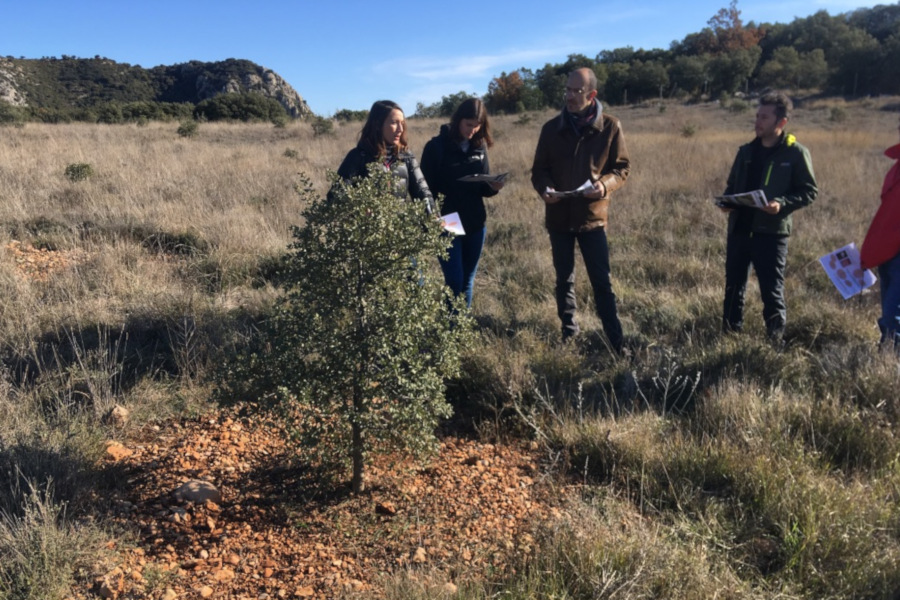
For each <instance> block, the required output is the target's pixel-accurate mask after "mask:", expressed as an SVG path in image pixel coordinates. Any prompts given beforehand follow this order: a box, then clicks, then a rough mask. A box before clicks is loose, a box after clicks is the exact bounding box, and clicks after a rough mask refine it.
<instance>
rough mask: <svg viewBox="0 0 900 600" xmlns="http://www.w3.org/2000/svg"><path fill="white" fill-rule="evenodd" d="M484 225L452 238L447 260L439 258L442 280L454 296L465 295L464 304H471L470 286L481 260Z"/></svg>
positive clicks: (473, 281) (485, 229)
mask: <svg viewBox="0 0 900 600" xmlns="http://www.w3.org/2000/svg"><path fill="white" fill-rule="evenodd" d="M486 232H487V228H486V227H482V228H481V229H476V230H475V231H466V234H465V235H458V236H456V237H454V238H453V244H452V245H451V246H450V248H449V250H448V252H447V260H443V259H442V260H441V270H443V271H444V281H445V282H446V283H447V287H449V288H450V291H452V292H453V294H454V295H455V296H459V295H465V297H466V306H468V307H470V308H471V306H472V286H473V285H474V283H475V272H476V271H477V270H478V261H479V260H481V249H482V248H484V236H485V234H486Z"/></svg>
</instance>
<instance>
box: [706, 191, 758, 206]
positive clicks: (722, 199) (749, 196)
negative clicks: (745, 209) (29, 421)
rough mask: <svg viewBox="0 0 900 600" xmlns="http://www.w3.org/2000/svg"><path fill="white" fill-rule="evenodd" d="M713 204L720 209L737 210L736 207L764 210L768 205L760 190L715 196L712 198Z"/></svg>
mask: <svg viewBox="0 0 900 600" xmlns="http://www.w3.org/2000/svg"><path fill="white" fill-rule="evenodd" d="M713 202H714V203H715V205H716V206H720V207H722V208H737V207H738V206H749V207H751V208H765V207H767V206H768V205H769V200H768V199H767V198H766V193H765V192H764V191H762V190H753V191H752V192H744V193H742V194H727V195H723V196H716V197H715V198H713Z"/></svg>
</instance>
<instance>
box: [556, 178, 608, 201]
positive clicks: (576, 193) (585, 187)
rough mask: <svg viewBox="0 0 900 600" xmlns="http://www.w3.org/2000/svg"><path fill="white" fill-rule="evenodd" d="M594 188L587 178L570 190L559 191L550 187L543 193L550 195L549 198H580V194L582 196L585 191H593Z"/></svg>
mask: <svg viewBox="0 0 900 600" xmlns="http://www.w3.org/2000/svg"><path fill="white" fill-rule="evenodd" d="M594 189H595V188H594V184H593V182H592V181H591V180H590V179H588V180H587V181H585V182H584V183H582V184H581V185H580V186H578V188H577V189H574V190H570V191H568V192H560V191H557V190H551V189H550V188H547V191H546V192H544V193H545V194H547V195H548V196H550V197H551V198H581V197H582V196H584V193H585V192H590V191H593V190H594Z"/></svg>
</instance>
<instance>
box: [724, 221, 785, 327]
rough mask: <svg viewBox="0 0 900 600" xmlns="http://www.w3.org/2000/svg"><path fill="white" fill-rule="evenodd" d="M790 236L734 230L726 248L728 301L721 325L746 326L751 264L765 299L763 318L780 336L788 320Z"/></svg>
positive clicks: (726, 296)
mask: <svg viewBox="0 0 900 600" xmlns="http://www.w3.org/2000/svg"><path fill="white" fill-rule="evenodd" d="M787 251H788V238H787V236H783V235H766V234H758V233H756V234H750V233H732V234H730V235H729V236H728V245H727V248H726V250H725V301H724V303H723V311H722V329H723V330H724V331H740V330H741V329H742V328H743V326H744V291H745V290H746V288H747V278H748V277H749V276H750V265H753V270H754V271H756V278H757V280H758V281H759V294H760V296H761V297H762V302H763V320H764V321H765V323H766V333H767V334H768V335H769V336H770V337H779V338H780V337H781V335H782V334H783V333H784V325H785V323H786V322H787V307H786V306H785V303H784V269H785V266H786V265H787Z"/></svg>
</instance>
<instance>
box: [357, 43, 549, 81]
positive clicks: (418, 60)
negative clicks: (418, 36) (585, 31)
mask: <svg viewBox="0 0 900 600" xmlns="http://www.w3.org/2000/svg"><path fill="white" fill-rule="evenodd" d="M560 52H565V49H564V48H563V49H561V48H560V47H559V46H554V47H552V48H536V49H532V50H510V51H508V52H503V53H498V54H485V55H473V56H459V55H453V56H447V57H438V56H422V57H415V58H397V59H392V60H388V61H384V62H380V63H377V64H376V65H374V67H373V69H372V73H373V75H376V76H378V77H385V76H390V77H409V78H412V79H415V80H420V81H447V80H449V79H457V80H458V79H461V78H465V79H473V78H474V79H483V78H485V77H487V78H490V77H494V76H496V75H497V74H498V71H499V70H503V69H506V70H510V69H518V68H519V67H522V66H526V65H528V64H534V63H535V62H540V61H547V60H557V59H558V58H559V56H560ZM513 65H514V66H513Z"/></svg>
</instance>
